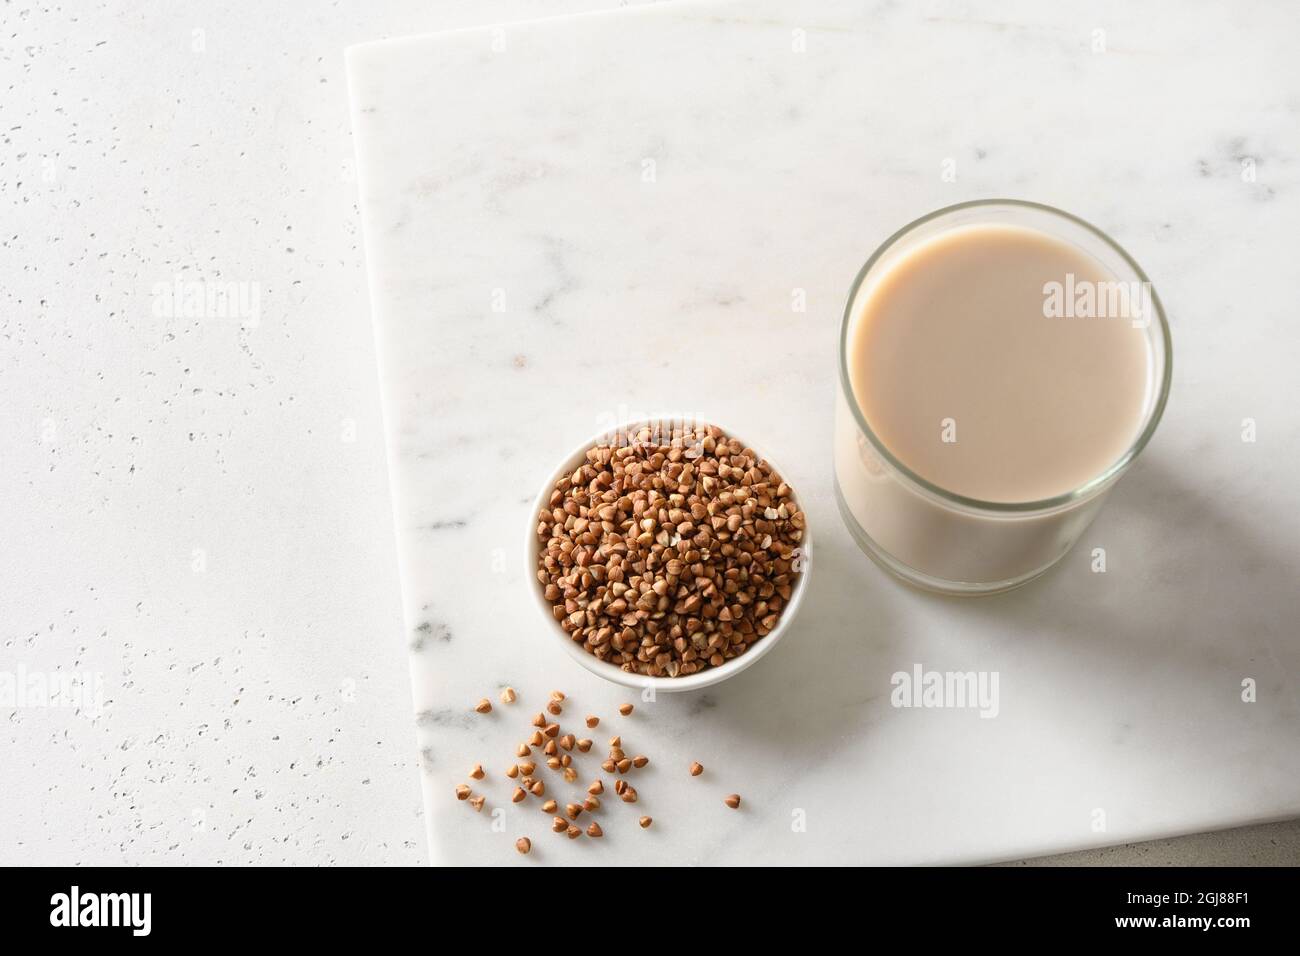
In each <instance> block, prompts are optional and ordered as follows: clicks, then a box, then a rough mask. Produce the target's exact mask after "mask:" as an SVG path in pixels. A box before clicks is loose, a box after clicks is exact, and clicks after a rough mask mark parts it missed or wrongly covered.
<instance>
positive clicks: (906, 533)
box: [834, 200, 1172, 594]
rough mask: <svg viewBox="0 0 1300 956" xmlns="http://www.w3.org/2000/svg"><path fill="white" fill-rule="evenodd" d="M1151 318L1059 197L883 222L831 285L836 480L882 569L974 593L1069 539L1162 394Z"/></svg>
mask: <svg viewBox="0 0 1300 956" xmlns="http://www.w3.org/2000/svg"><path fill="white" fill-rule="evenodd" d="M1171 357H1172V356H1171V344H1170V338H1169V326H1168V323H1167V322H1166V320H1165V315H1164V311H1163V309H1162V307H1161V305H1160V300H1159V298H1158V297H1157V296H1156V294H1155V292H1154V290H1153V289H1152V288H1151V285H1150V283H1149V282H1148V281H1147V278H1146V276H1145V275H1144V274H1143V272H1142V270H1141V269H1140V268H1139V267H1138V265H1137V263H1136V262H1134V261H1133V259H1132V257H1130V256H1129V255H1128V253H1126V252H1125V251H1124V250H1123V249H1121V248H1120V247H1119V246H1118V245H1117V244H1116V243H1115V242H1114V241H1113V240H1111V239H1110V238H1109V237H1108V236H1106V235H1105V233H1103V232H1101V231H1100V230H1099V229H1097V228H1095V227H1093V226H1091V225H1089V224H1088V223H1086V222H1083V221H1082V220H1080V219H1077V218H1075V217H1074V216H1071V215H1069V214H1067V213H1064V212H1061V211H1060V210H1057V209H1053V208H1052V207H1050V206H1043V205H1039V204H1036V203H1026V202H1020V201H1017V200H981V201H978V202H969V203H962V204H960V205H956V206H950V207H948V208H946V209H941V210H939V211H937V212H934V213H931V214H930V215H928V216H925V217H923V218H921V219H918V220H917V221H916V222H913V223H912V224H910V225H908V226H906V227H905V228H903V229H901V230H899V231H898V232H897V233H895V234H894V235H893V236H891V237H890V238H889V239H888V240H887V241H886V242H885V243H884V244H883V245H882V246H881V247H880V248H879V249H878V250H876V252H875V254H874V255H872V257H871V258H870V259H869V260H868V261H867V263H866V265H865V266H863V268H862V271H861V272H859V273H858V276H857V279H856V280H855V281H854V283H853V287H852V289H851V291H850V293H849V299H848V305H847V307H846V308H845V312H844V320H843V325H842V327H841V331H840V344H839V378H840V387H839V388H838V389H837V398H836V410H835V439H834V444H835V485H836V492H837V499H838V502H839V506H840V510H841V513H842V514H843V517H844V520H845V523H846V524H847V525H848V528H849V531H850V532H851V533H852V535H853V537H854V538H855V540H856V541H857V542H858V544H859V546H860V547H861V548H862V550H863V551H865V552H866V553H867V554H868V555H870V556H871V557H872V558H874V559H875V560H876V561H877V562H878V563H880V564H881V565H883V566H884V567H885V568H887V569H888V570H890V571H892V572H893V573H894V574H896V575H898V576H899V577H901V578H903V579H905V580H907V581H909V582H911V583H913V584H916V585H918V586H921V587H924V588H928V589H931V590H935V591H941V592H945V593H951V594H991V593H995V592H998V591H1005V590H1007V589H1010V588H1014V587H1017V586H1019V585H1021V584H1024V583H1025V582H1027V581H1030V580H1032V579H1033V578H1034V577H1036V576H1038V575H1039V574H1042V573H1043V572H1044V571H1046V570H1047V569H1048V568H1049V567H1051V566H1052V565H1053V564H1054V563H1055V562H1056V561H1058V560H1060V558H1061V557H1062V556H1063V555H1064V554H1065V553H1066V552H1067V551H1068V550H1070V548H1071V547H1072V546H1073V545H1074V544H1075V542H1076V541H1078V539H1079V537H1080V535H1082V533H1083V531H1084V530H1085V529H1086V528H1087V527H1088V525H1089V523H1090V522H1091V521H1092V519H1093V518H1094V517H1095V515H1096V514H1097V511H1098V509H1099V508H1100V507H1101V504H1102V502H1103V501H1104V500H1105V497H1106V495H1107V493H1108V492H1109V491H1110V489H1111V488H1112V487H1113V486H1114V484H1115V482H1116V481H1117V480H1118V479H1119V477H1120V476H1121V475H1122V474H1124V472H1125V471H1126V470H1127V469H1128V467H1129V466H1130V465H1131V464H1132V462H1133V459H1134V458H1135V457H1136V456H1137V454H1138V452H1140V451H1141V450H1142V448H1143V447H1145V446H1146V444H1147V442H1148V441H1149V440H1150V438H1151V435H1152V433H1153V432H1154V431H1155V428H1156V425H1157V423H1158V422H1159V420H1160V415H1161V413H1162V412H1163V410H1164V406H1165V401H1166V398H1167V396H1168V392H1169V380H1170V369H1171Z"/></svg>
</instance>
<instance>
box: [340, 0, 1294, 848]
mask: <svg viewBox="0 0 1300 956" xmlns="http://www.w3.org/2000/svg"><path fill="white" fill-rule="evenodd" d="M1298 20H1300V16H1298V15H1297V12H1296V10H1295V9H1284V8H1283V7H1282V6H1280V5H1268V4H1263V3H1260V4H1250V3H1247V4H1226V3H1225V4H1221V5H1201V6H1197V7H1194V8H1188V7H1185V6H1182V5H1174V4H1169V3H1164V2H1161V3H1151V4H1143V5H1141V8H1140V9H1139V8H1137V7H1136V5H1132V4H1124V3H1118V2H1112V3H1101V4H1096V3H1082V2H1076V0H1070V2H1065V3H1054V4H1051V5H1042V4H1031V3H1011V4H1006V3H1001V4H996V5H994V4H985V3H980V2H973V3H960V4H957V3H953V4H945V3H931V4H920V5H910V4H905V5H900V4H895V3H880V4H861V3H813V4H798V5H794V4H788V3H780V2H774V0H756V2H735V3H684V4H675V3H674V4H661V5H655V6H651V7H642V8H633V9H628V10H622V11H614V12H611V13H604V14H593V15H589V16H579V17H571V18H563V19H557V20H550V21H539V22H534V23H527V24H514V25H507V26H504V27H498V28H489V27H485V28H483V29H470V30H462V31H457V32H453V33H446V34H439V35H431V36H423V37H417V38H412V39H404V40H393V41H383V42H377V43H373V44H366V45H362V46H359V47H354V48H351V49H350V50H349V52H348V67H349V76H350V83H351V97H352V105H353V123H354V131H355V135H356V140H357V148H358V156H359V169H360V174H361V175H360V193H361V203H362V214H363V220H364V223H365V232H366V243H367V256H368V261H369V271H370V284H371V294H372V301H373V310H374V321H375V328H376V336H377V341H378V346H379V352H380V366H381V368H380V372H381V380H382V387H383V390H384V404H385V409H386V418H387V429H388V446H389V461H390V472H391V480H392V484H393V489H394V496H395V510H396V524H397V535H398V542H399V548H400V559H401V567H402V575H403V590H404V601H405V608H406V622H407V627H408V629H409V636H410V647H411V666H412V671H413V683H414V691H415V704H416V709H417V711H418V717H417V722H418V726H419V735H420V746H421V748H422V757H423V760H422V764H423V775H424V784H425V805H426V811H427V824H428V832H429V838H430V845H431V849H432V856H433V859H434V860H435V862H460V863H500V862H528V863H530V864H536V863H576V862H587V863H619V864H633V863H640V864H646V863H669V862H681V863H716V864H721V863H741V862H744V863H793V862H814V863H848V862H875V863H922V862H975V861H987V860H995V859H1008V858H1017V857H1021V856H1026V855H1034V854H1039V853H1047V852H1051V851H1060V850H1067V849H1071V848H1078V847H1085V846H1093V845H1100V844H1106V843H1118V842H1124V841H1131V840H1136V839H1141V838H1147V837H1155V836H1160V835H1170V834H1177V833H1181V832H1190V831H1195V830H1200V829H1209V828H1218V827H1226V826H1230V825H1234V824H1244V823H1249V822H1258V821H1265V820H1270V819H1277V818H1283V817H1288V816H1295V815H1297V814H1300V748H1298V747H1297V739H1298V733H1297V732H1298V731H1300V704H1298V702H1297V687H1296V681H1297V676H1298V675H1300V647H1298V646H1297V631H1298V630H1300V628H1298V626H1297V610H1298V607H1297V604H1298V602H1297V580H1298V578H1300V574H1298V572H1300V411H1298V410H1297V407H1296V385H1295V375H1296V371H1295V370H1296V368H1297V367H1300V335H1298V334H1297V331H1296V324H1295V306H1294V294H1293V292H1294V281H1293V280H1294V253H1295V242H1296V222H1297V216H1298V215H1300V162H1298V161H1297V155H1298V154H1300V60H1297V59H1296V58H1295V56H1294V53H1293V51H1292V50H1291V48H1290V41H1291V40H1292V39H1294V37H1295V36H1296V35H1297V26H1298ZM991 196H1012V197H1018V198H1026V199H1033V200H1038V201H1042V202H1047V203H1050V204H1053V205H1057V206H1060V207H1062V208H1065V209H1068V210H1070V211H1072V212H1074V213H1076V214H1078V215H1081V216H1083V217H1084V218H1086V219H1089V220H1091V221H1092V222H1094V223H1096V224H1097V225H1099V226H1101V227H1102V228H1104V229H1105V230H1107V231H1108V232H1109V233H1110V234H1111V235H1112V236H1114V237H1115V238H1116V239H1117V240H1118V241H1119V242H1120V243H1122V244H1124V245H1125V246H1126V247H1127V248H1128V249H1129V251H1130V252H1131V253H1133V254H1134V255H1135V256H1136V257H1137V259H1138V261H1139V262H1141V263H1142V264H1143V266H1144V267H1145V269H1146V270H1147V272H1148V273H1149V274H1150V275H1151V276H1152V278H1153V280H1154V282H1155V283H1156V286H1157V288H1158V290H1159V291H1160V294H1161V296H1162V298H1163V300H1164V303H1165V305H1166V308H1167V309H1168V311H1169V314H1170V319H1171V323H1172V326H1173V335H1174V387H1173V393H1172V398H1171V401H1170V404H1169V410H1168V412H1167V414H1166V416H1165V420H1164V423H1163V425H1162V426H1161V429H1160V431H1159V432H1158V434H1157V436H1156V439H1155V441H1154V442H1153V444H1152V445H1151V447H1150V448H1149V449H1148V451H1147V452H1146V453H1145V454H1144V456H1143V457H1142V459H1141V460H1140V461H1139V462H1138V464H1137V466H1136V467H1135V468H1134V470H1133V472H1132V473H1131V474H1130V475H1128V476H1127V477H1126V479H1125V480H1124V481H1123V482H1122V483H1121V484H1120V486H1119V487H1118V489H1117V490H1116V492H1115V493H1114V495H1113V496H1112V499H1111V501H1110V502H1109V504H1108V506H1107V508H1106V509H1105V510H1104V512H1103V514H1102V515H1101V517H1100V518H1099V519H1098V521H1097V522H1096V523H1095V524H1094V526H1093V527H1092V528H1091V529H1090V531H1089V533H1088V535H1087V536H1086V538H1085V540H1084V541H1083V542H1082V543H1081V545H1080V547H1078V548H1076V550H1075V551H1074V552H1072V553H1071V554H1070V555H1068V556H1067V557H1066V559H1065V560H1064V561H1063V562H1062V563H1061V565H1059V566H1058V567H1057V568H1056V569H1055V570H1054V571H1053V572H1051V573H1050V574H1048V575H1047V576H1046V577H1045V578H1043V579H1041V580H1039V581H1037V582H1035V583H1033V584H1032V585H1030V586H1028V587H1026V588H1023V589H1021V590H1020V591H1017V592H1014V593H1011V594H1007V595H1004V596H1000V597H994V598H984V599H976V600H950V599H944V598H939V597H935V596H930V595H926V594H922V593H919V592H916V591H913V590H910V589H908V588H907V587H904V586H902V585H900V584H899V583H897V582H895V581H894V580H892V579H890V578H888V577H886V576H885V574H884V573H883V572H881V571H880V570H878V569H877V568H876V567H875V566H874V565H872V564H871V563H869V562H868V561H867V560H866V559H865V558H864V557H862V556H861V554H860V553H859V552H857V551H856V550H855V548H854V545H853V544H852V543H851V541H850V539H849V537H848V534H847V532H846V531H845V530H844V528H843V527H842V525H841V523H840V518H839V516H838V514H837V513H836V510H835V506H834V502H833V499H832V495H831V470H830V447H829V442H830V414H831V407H832V395H833V389H834V388H835V386H836V383H835V377H834V371H833V369H834V360H835V333H836V328H837V323H838V320H839V316H840V312H841V310H842V308H843V304H844V299H845V295H846V291H847V289H848V285H849V283H850V281H851V279H852V277H853V275H854V273H855V272H856V270H857V269H858V267H859V266H860V265H861V263H862V262H863V261H864V259H865V258H866V257H867V256H868V255H869V254H870V252H871V251H872V249H873V248H874V247H875V246H876V245H877V244H878V243H879V242H880V241H881V240H882V239H884V238H885V237H886V236H887V235H889V234H890V233H891V232H892V231H893V230H894V229H896V228H898V227H899V226H901V225H903V224H904V223H906V222H908V221H910V220H911V219H913V218H915V217H916V216H918V215H920V214H922V213H924V212H926V211H928V210H931V209H933V208H936V207H939V206H943V205H947V204H949V203H953V202H958V201H961V200H964V199H971V198H977V197H991ZM796 290H801V291H796ZM801 299H802V300H803V301H805V302H806V309H805V310H803V311H800V310H799V309H798V308H797V303H798V302H799V301H800V300H801ZM661 410H669V411H677V412H694V413H698V414H701V415H704V416H706V417H709V418H712V419H714V420H716V421H718V422H720V423H723V424H725V425H729V426H731V427H733V428H734V429H735V430H736V431H737V432H739V433H741V434H744V435H746V436H747V437H750V438H751V440H752V441H754V442H755V443H756V444H760V443H761V446H762V449H763V450H766V451H768V452H769V453H770V454H771V455H772V456H773V457H774V458H775V459H777V460H779V461H780V462H782V463H783V465H784V466H785V469H786V471H787V472H788V473H789V474H788V477H789V478H790V479H791V481H792V483H794V484H795V486H796V488H797V489H798V490H799V492H800V493H801V495H802V497H803V498H804V500H805V503H806V506H807V508H808V511H809V514H810V519H811V521H812V522H813V526H814V528H815V530H816V533H817V543H818V548H817V553H816V555H815V558H814V560H815V578H814V582H813V586H812V589H811V591H810V593H809V595H808V602H807V603H806V604H805V607H804V609H803V611H802V614H801V616H800V619H799V623H798V627H797V628H796V629H795V630H794V631H793V632H792V633H791V634H790V635H789V636H788V637H787V638H786V639H785V640H784V641H783V643H782V644H781V645H780V646H779V647H778V648H777V649H776V650H775V651H774V652H773V653H772V654H770V655H769V656H768V657H766V658H765V659H764V660H762V661H760V662H759V663H758V664H757V665H756V666H755V667H753V668H752V669H750V670H748V671H746V672H745V673H743V674H741V675H740V676H738V677H736V678H735V679H734V680H732V681H729V682H727V683H725V684H723V685H720V686H718V687H715V688H712V689H709V690H707V691H703V692H700V693H698V694H691V695H660V696H659V698H658V700H656V701H654V702H653V703H644V704H640V705H639V706H638V709H637V711H636V712H635V713H634V714H633V716H632V717H630V718H626V719H623V718H619V717H618V716H617V715H616V714H615V713H614V706H615V705H616V704H617V703H618V702H620V701H622V700H624V699H626V698H627V694H626V692H624V691H621V690H619V689H618V688H616V687H614V686H613V685H610V684H607V683H605V682H602V681H600V680H599V679H597V678H595V677H593V676H591V675H589V674H587V673H586V672H585V671H582V670H580V669H578V668H577V667H575V666H574V665H573V663H572V662H570V661H569V660H567V659H566V658H565V656H564V655H563V654H561V653H560V652H559V651H558V650H557V649H556V648H555V647H552V646H550V645H549V643H548V641H547V640H545V637H546V635H545V634H544V632H543V631H542V629H541V628H540V626H539V624H540V622H539V621H538V620H536V619H535V615H536V610H535V609H534V607H533V606H532V605H531V604H530V602H529V600H528V595H527V593H526V590H525V589H526V588H528V587H529V586H530V579H529V575H530V571H529V569H528V568H526V567H525V566H524V561H523V544H524V533H525V528H526V526H527V524H528V522H529V520H530V516H529V502H530V501H531V499H532V497H533V496H534V495H535V494H536V492H537V488H538V485H539V484H540V483H541V482H542V481H543V479H544V478H545V477H546V475H547V474H548V473H549V471H550V469H551V468H552V466H553V465H554V464H555V463H556V462H557V460H558V459H559V458H560V457H561V456H562V455H563V454H564V453H565V452H566V451H567V450H568V449H569V448H571V447H572V446H573V445H574V444H576V443H577V442H578V441H580V440H581V439H582V438H583V437H585V436H586V435H588V434H590V433H592V432H594V431H596V430H597V429H598V428H600V427H602V426H604V425H606V424H608V423H609V422H610V421H612V420H613V419H615V418H619V417H625V416H628V415H635V414H637V413H639V412H648V411H661ZM1247 419H1250V420H1252V421H1253V423H1254V429H1255V440H1254V441H1243V421H1245V420H1247ZM1094 548H1104V549H1105V552H1106V556H1107V565H1106V567H1107V570H1106V572H1105V573H1095V571H1094V570H1093V559H1092V553H1093V549H1094ZM918 663H919V664H922V665H923V666H924V667H926V668H927V669H933V670H941V671H947V670H952V671H966V670H973V671H987V672H997V674H998V675H999V688H1000V694H999V713H998V716H997V717H996V718H995V719H981V718H980V716H979V715H978V713H976V712H975V711H972V710H955V709H952V710H924V709H902V708H895V707H893V706H891V703H890V690H891V684H890V678H891V675H892V674H894V673H895V672H896V671H900V670H910V669H911V668H912V667H913V665H915V664H918ZM1248 680H1250V681H1254V683H1255V687H1256V699H1255V700H1254V701H1253V702H1245V701H1243V700H1242V696H1243V693H1242V686H1243V681H1248ZM505 684H510V685H513V686H514V687H515V688H517V689H518V690H519V691H520V695H521V700H520V702H519V703H518V704H517V705H515V706H514V707H513V708H504V707H501V706H500V705H498V706H497V708H496V709H495V710H494V712H493V713H492V714H490V715H486V716H480V715H478V714H475V713H474V712H473V711H472V709H471V708H472V705H473V703H474V702H475V701H476V700H478V699H479V698H480V697H483V696H485V695H486V696H490V697H492V698H493V699H494V700H495V698H496V691H497V689H499V687H501V686H502V685H505ZM554 687H558V688H561V689H563V690H565V691H566V692H567V693H568V694H569V695H570V697H571V701H572V705H571V707H570V709H569V711H568V712H567V715H566V720H571V719H572V718H573V717H574V716H575V715H581V714H585V713H587V712H591V711H594V712H596V713H599V714H602V715H604V716H605V721H604V722H603V723H602V725H601V727H600V728H599V730H598V731H597V732H596V733H595V734H594V735H593V736H596V737H597V738H598V740H597V749H599V747H600V746H602V745H603V744H604V738H605V736H607V735H608V734H609V733H620V732H621V733H622V734H623V736H624V738H625V740H627V741H629V742H630V746H631V747H632V748H634V749H636V750H639V751H644V752H645V753H647V754H649V755H650V756H651V757H652V761H653V762H652V764H651V766H650V767H649V768H647V769H646V770H643V771H641V774H642V776H641V777H640V778H639V779H638V788H639V790H640V792H641V795H642V799H641V804H640V805H639V806H638V807H636V808H632V807H625V806H622V805H618V804H615V805H613V806H609V805H607V806H606V808H605V810H603V811H602V813H603V815H604V816H603V817H602V819H604V820H605V824H604V825H605V830H606V833H607V836H606V838H605V839H604V840H603V842H602V843H600V844H596V843H595V842H594V841H589V840H587V839H586V838H585V837H584V838H583V839H582V840H579V841H573V842H570V841H568V840H564V839H561V838H560V837H558V836H555V835H553V834H551V833H550V831H549V817H548V816H546V815H544V814H543V813H542V812H541V811H540V810H539V809H538V807H537V806H536V802H535V801H529V802H527V803H524V804H520V805H513V804H511V803H510V801H509V798H508V794H509V786H508V785H507V781H505V780H504V779H503V777H502V774H501V770H502V769H503V768H504V767H505V766H506V765H508V763H510V762H511V760H512V758H511V756H510V754H511V751H512V749H513V747H514V746H515V745H516V744H517V743H518V742H519V740H521V739H523V737H524V736H526V734H525V730H527V729H530V728H528V726H527V721H528V716H529V715H531V714H532V713H534V712H535V711H536V710H537V709H538V708H539V707H540V705H541V704H542V703H543V702H544V698H545V696H546V694H547V692H548V691H550V690H551V689H552V688H554ZM584 760H586V761H588V762H589V763H590V765H591V769H592V770H593V771H594V770H595V769H596V768H595V764H596V763H597V761H596V760H594V759H591V758H590V757H588V758H584ZM691 760H699V761H701V762H703V763H704V764H705V765H706V766H707V768H708V770H707V771H706V773H705V774H704V775H703V776H702V777H700V778H694V779H693V778H690V777H689V776H687V774H686V772H685V767H686V765H687V763H689V761H691ZM476 761H482V762H483V763H484V764H485V766H487V768H488V771H489V776H488V779H487V780H485V781H484V782H483V783H482V784H481V785H479V784H476V788H477V789H479V790H481V791H482V792H484V793H485V794H486V795H487V796H488V808H486V809H485V810H484V812H483V814H482V815H476V814H474V813H473V811H472V810H471V809H470V808H469V807H468V806H466V805H465V804H463V803H458V802H457V801H456V800H455V799H454V798H453V797H452V789H453V787H454V785H455V784H457V783H459V782H461V781H462V780H464V779H465V774H466V771H467V769H468V767H469V766H470V765H471V764H472V763H474V762H476ZM548 779H550V778H548ZM732 791H738V792H740V793H741V794H742V795H743V797H744V801H745V802H744V807H743V809H742V810H741V811H739V812H733V811H731V810H728V809H727V808H725V807H724V806H723V805H722V803H721V796H722V795H723V794H725V793H728V792H732ZM561 793H563V791H562V790H561ZM493 810H497V811H500V812H499V813H497V814H496V815H495V817H494V815H493V813H492V811H493ZM638 812H643V813H649V814H651V815H653V816H654V817H655V819H656V824H655V826H654V827H653V828H652V829H650V830H648V831H641V830H639V829H638V828H637V827H636V826H635V824H634V822H633V817H634V816H635V815H636V813H638ZM494 819H496V820H499V821H501V822H500V825H499V826H498V827H497V828H494V827H493V820H494ZM800 822H802V824H803V825H802V826H800V825H797V824H799V823H800ZM520 835H529V836H531V837H532V839H533V843H534V846H535V847H536V849H535V850H534V852H533V853H532V854H531V855H530V856H529V857H527V858H523V857H519V856H518V855H517V854H516V853H515V851H514V840H515V838H516V837H517V836H520Z"/></svg>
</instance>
